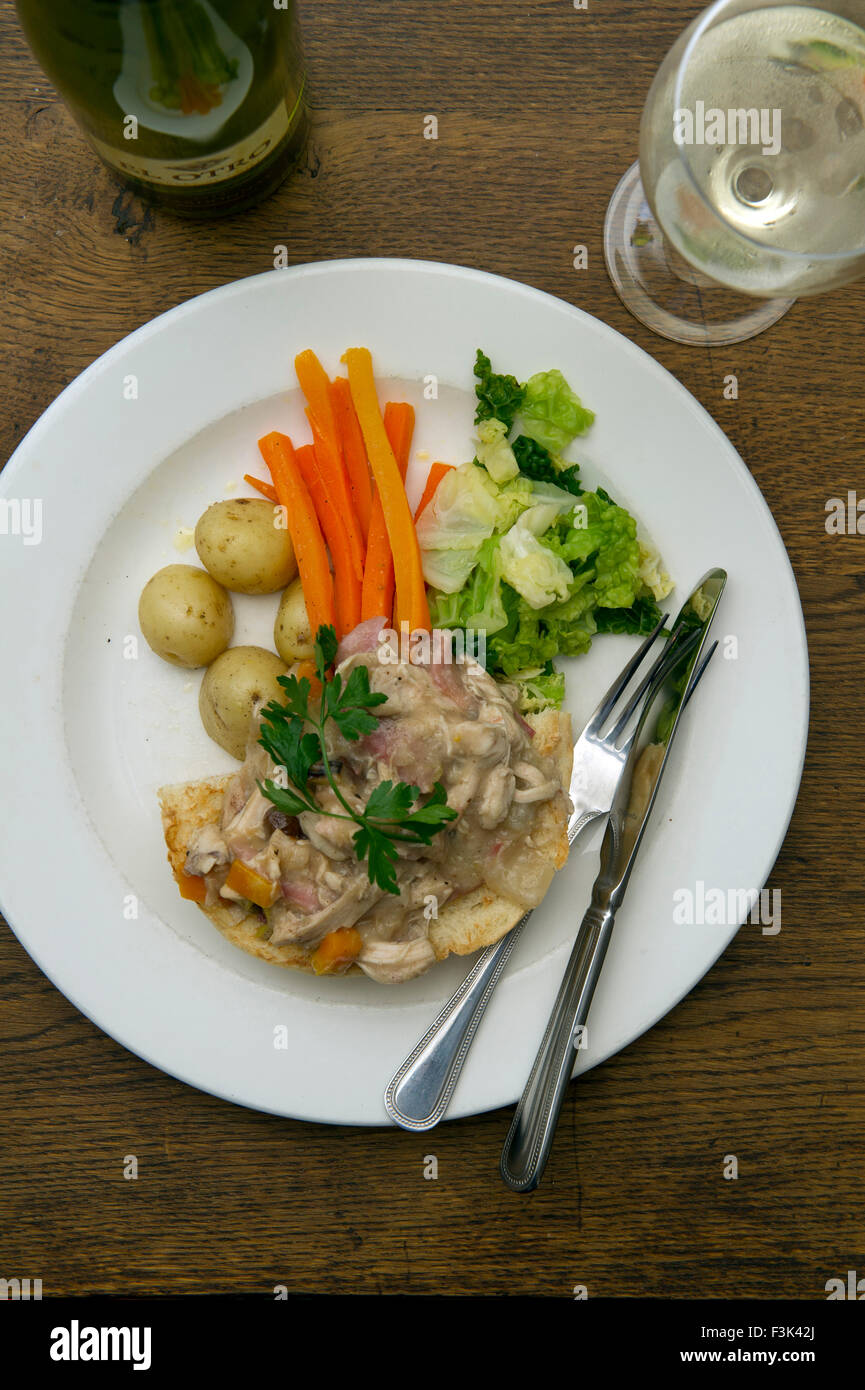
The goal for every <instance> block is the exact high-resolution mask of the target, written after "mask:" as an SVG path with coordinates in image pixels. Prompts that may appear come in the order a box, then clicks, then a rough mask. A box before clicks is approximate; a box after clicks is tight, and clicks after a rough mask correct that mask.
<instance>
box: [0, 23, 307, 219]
mask: <svg viewBox="0 0 865 1390" xmlns="http://www.w3.org/2000/svg"><path fill="white" fill-rule="evenodd" d="M16 5H17V8H18V13H19V16H20V19H21V23H22V25H23V27H24V30H25V32H26V34H27V38H28V40H29V42H30V46H31V47H32V49H33V52H34V53H35V54H36V57H37V58H38V60H39V62H40V63H41V65H42V67H43V68H44V70H45V72H46V74H47V76H48V77H49V79H50V80H51V82H53V83H54V86H55V87H56V88H57V90H58V92H59V93H60V95H61V96H62V97H63V99H64V101H65V102H66V103H67V105H68V106H69V108H70V110H71V112H72V114H73V116H74V117H75V119H76V121H77V122H78V124H79V125H80V126H81V128H82V130H83V131H84V134H85V135H86V136H87V138H88V140H89V141H90V143H91V145H92V146H93V148H94V149H95V151H96V153H97V154H98V155H99V156H100V158H101V159H103V160H104V162H105V163H106V164H107V165H108V166H109V168H110V169H112V170H113V171H114V173H115V174H116V175H118V177H119V178H121V179H122V180H123V181H124V183H127V184H129V185H131V186H132V187H133V188H135V189H136V190H138V191H139V192H141V193H143V194H144V195H145V196H147V197H148V198H152V199H154V200H156V201H158V202H160V203H163V204H164V205H166V206H168V207H170V208H172V209H173V210H174V211H176V212H179V213H185V214H188V215H190V216H198V217H211V216H214V215H217V214H222V213H231V212H238V211H240V210H241V209H242V208H245V207H249V206H250V205H251V204H252V203H255V202H258V200H259V199H260V198H264V197H266V196H267V194H269V193H271V192H273V190H274V189H275V188H276V187H277V186H278V185H279V184H280V183H281V182H282V180H283V179H284V178H285V176H286V174H288V173H289V171H290V170H291V168H292V167H293V165H294V164H295V163H296V161H297V159H298V157H299V156H300V154H301V153H302V151H303V148H304V145H305V143H306V137H307V133H308V126H309V118H308V112H307V108H306V103H305V75H304V64H303V56H302V50H301V46H300V34H299V30H298V25H297V17H296V14H295V7H294V0H71V2H70V0H16Z"/></svg>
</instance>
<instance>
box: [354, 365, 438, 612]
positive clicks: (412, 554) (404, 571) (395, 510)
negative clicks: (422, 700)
mask: <svg viewBox="0 0 865 1390" xmlns="http://www.w3.org/2000/svg"><path fill="white" fill-rule="evenodd" d="M344 361H345V363H346V365H347V367H348V380H349V385H350V386H351V398H352V400H353V401H354V408H355V410H356V411H357V418H358V421H359V423H360V427H361V430H362V432H363V437H364V441H365V443H366V452H367V457H368V458H369V462H370V467H371V468H372V472H373V477H374V478H375V482H376V488H377V489H378V493H379V495H380V497H381V504H382V510H383V511H384V519H385V523H386V526H387V534H388V540H389V541H390V548H391V553H392V555H393V567H394V575H395V579H396V594H397V608H398V611H399V614H400V617H401V618H402V619H403V620H404V621H406V622H408V624H409V629H410V630H411V631H415V630H421V629H422V630H426V631H429V627H430V616H429V605H428V603H427V597H426V589H425V587H424V578H423V569H422V567H421V558H420V546H419V545H418V542H417V536H416V534H415V529H414V522H413V520H412V514H411V510H410V508H409V505H408V498H407V497H406V495H405V487H404V485H403V481H402V479H401V478H400V475H399V468H398V467H397V463H396V459H395V458H394V455H393V449H392V448H391V445H390V441H389V439H388V437H387V431H386V430H385V427H384V421H383V420H382V418H381V411H380V409H379V404H378V398H377V396H376V392H375V378H374V376H373V371H372V357H371V356H370V352H369V349H368V348H349V349H348V351H347V352H346V353H345V357H344Z"/></svg>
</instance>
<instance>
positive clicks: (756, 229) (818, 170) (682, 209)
mask: <svg viewBox="0 0 865 1390" xmlns="http://www.w3.org/2000/svg"><path fill="white" fill-rule="evenodd" d="M863 26H865V0H825V2H824V0H812V2H811V3H809V4H802V5H796V4H787V3H784V0H716V2H715V3H714V4H712V5H710V6H709V8H708V9H706V10H704V11H703V13H702V14H700V15H698V17H697V18H696V19H695V20H694V21H693V22H692V23H691V24H690V25H689V26H688V28H687V29H686V30H685V32H684V33H683V34H682V35H681V36H680V38H679V39H678V41H677V42H676V43H675V44H674V46H673V48H672V49H671V50H670V52H669V53H668V54H667V57H666V58H665V59H664V62H663V63H662V65H661V67H660V69H659V71H658V73H657V75H656V77H655V80H654V82H653V83H652V86H651V90H650V91H649V95H648V98H647V100H646V105H645V108H644V110H643V118H642V122H641V125H640V160H639V164H634V165H633V166H632V167H631V168H630V169H629V170H628V172H627V173H626V174H625V176H624V177H623V178H622V180H621V181H620V183H619V185H618V187H617V189H616V191H615V193H614V194H613V197H612V199H611V201H610V205H609V208H608V210H607V217H606V223H605V227H604V253H605V256H606V261H607V269H608V270H609V273H610V278H611V279H612V281H613V284H614V286H615V288H616V291H617V292H618V294H619V297H620V298H621V300H622V302H623V303H624V304H625V305H626V307H627V308H628V309H629V310H630V311H631V313H632V314H633V315H634V316H635V317H636V318H638V319H640V320H641V321H642V322H643V323H645V324H647V325H648V326H649V328H651V329H653V330H654V331H655V332H656V333H660V334H662V335H663V336H664V337H665V338H671V339H673V341H674V342H678V343H701V344H714V343H737V342H742V341H743V340H744V339H746V338H752V337H754V336H755V334H757V333H762V332H763V330H764V329H765V328H768V327H769V326H770V325H771V324H773V323H776V322H777V321H778V319H779V318H780V317H781V316H782V314H785V313H786V312H787V310H788V309H789V308H790V306H791V304H793V303H794V300H795V298H798V297H799V296H800V295H808V294H818V293H820V292H821V291H823V290H828V289H831V288H833V287H834V286H836V285H843V284H846V283H848V282H849V281H850V280H853V279H855V278H856V277H857V276H859V275H862V274H863V273H865V27H863Z"/></svg>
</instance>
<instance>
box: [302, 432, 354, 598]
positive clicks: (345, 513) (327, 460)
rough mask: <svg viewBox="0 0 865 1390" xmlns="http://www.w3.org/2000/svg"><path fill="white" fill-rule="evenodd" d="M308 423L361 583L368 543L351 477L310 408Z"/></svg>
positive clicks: (319, 466) (320, 466) (326, 485)
mask: <svg viewBox="0 0 865 1390" xmlns="http://www.w3.org/2000/svg"><path fill="white" fill-rule="evenodd" d="M306 414H307V417H308V419H309V423H310V425H311V426H312V437H313V441H314V443H315V461H316V464H317V465H318V471H319V473H320V474H321V478H322V482H323V483H324V486H325V489H326V491H327V495H328V497H329V498H330V501H331V502H332V503H333V505H334V507H335V508H336V509H337V511H338V513H339V517H340V521H341V522H342V525H343V527H344V530H345V534H346V539H347V541H348V551H349V555H350V556H351V563H352V565H353V566H354V572H355V574H356V575H357V580H358V583H360V581H361V580H362V579H363V563H364V559H365V558H366V546H365V545H364V543H363V536H362V535H361V530H360V523H359V522H358V519H357V517H356V516H355V511H354V507H353V505H352V501H351V493H350V492H349V490H348V478H347V477H346V472H345V465H344V464H343V461H342V458H341V456H340V454H339V452H338V450H337V449H336V447H335V446H334V444H333V441H332V440H331V439H329V438H328V436H327V434H326V433H325V431H324V430H323V429H322V426H321V422H320V421H319V420H318V418H317V417H316V416H315V415H313V413H312V411H311V410H308V411H307V412H306Z"/></svg>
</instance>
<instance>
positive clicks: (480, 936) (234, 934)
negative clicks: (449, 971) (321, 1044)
mask: <svg viewBox="0 0 865 1390" xmlns="http://www.w3.org/2000/svg"><path fill="white" fill-rule="evenodd" d="M527 722H528V723H530V724H531V726H532V728H533V729H534V730H535V740H534V747H535V748H536V749H537V751H538V752H539V753H542V754H544V755H545V756H547V757H550V758H553V759H554V761H555V763H556V766H557V767H558V769H559V775H560V777H561V782H562V791H561V792H560V793H559V794H558V795H557V796H555V797H553V799H552V800H551V801H545V802H543V803H542V805H541V806H540V807H539V808H538V815H537V819H536V822H535V827H534V830H533V831H532V836H531V839H532V844H533V846H534V848H535V849H536V850H537V851H538V852H539V853H540V854H541V855H543V857H544V858H545V859H547V860H548V861H549V862H550V863H551V864H553V865H555V867H556V868H557V869H560V868H561V867H562V865H563V864H564V863H565V860H566V859H567V857H568V813H569V806H568V795H567V787H568V784H569V782H570V777H571V763H572V758H573V748H572V744H573V739H572V735H571V719H570V715H568V714H563V713H561V712H560V711H557V710H544V711H542V713H540V714H534V715H529V716H528V721H527ZM229 780H230V775H229V776H227V777H211V778H208V779H207V780H206V781H204V782H187V783H183V784H180V785H178V786H174V787H162V788H161V789H160V791H159V804H160V806H161V808H162V825H163V829H164V831H165V843H166V845H167V846H168V862H169V864H170V865H171V869H172V872H173V873H174V874H175V875H177V874H179V873H180V872H181V870H182V869H183V865H184V863H185V861H186V850H187V846H188V845H189V843H190V840H191V839H192V836H193V833H194V832H195V831H196V830H198V829H199V828H200V827H201V826H203V825H207V824H209V823H212V822H213V821H218V820H219V817H220V814H221V812H222V797H223V793H224V791H225V788H226V785H227V783H228V782H229ZM201 910H202V912H204V913H205V914H206V916H207V917H209V918H210V920H211V922H212V923H213V925H214V926H215V927H218V928H219V930H220V931H221V932H222V934H223V936H225V937H227V939H228V940H229V941H230V942H231V943H232V945H234V946H239V947H240V949H241V950H242V951H248V952H249V954H250V955H253V956H257V957H258V959H259V960H264V961H267V962H268V963H269V964H271V965H287V966H292V967H293V968H294V969H295V970H312V966H311V965H310V963H309V953H308V952H307V951H304V950H303V949H302V948H301V947H300V946H296V945H294V944H293V943H292V942H286V943H285V944H283V945H280V946H272V945H271V944H270V942H269V941H264V940H262V938H261V937H260V936H259V935H258V931H259V929H260V927H261V917H260V916H259V915H258V913H249V912H245V911H244V909H243V908H242V907H241V906H239V905H238V904H236V903H230V902H223V903H220V904H219V905H218V906H217V907H202V909H201ZM525 911H526V909H525V907H523V906H522V905H521V904H520V903H517V902H514V901H513V900H512V899H510V898H504V897H502V896H501V895H497V894H494V893H492V892H491V891H490V890H489V888H487V887H485V886H483V885H482V886H481V887H480V888H475V889H473V890H472V891H471V892H469V893H463V894H461V895H460V896H459V897H455V898H451V900H450V901H449V902H447V903H445V905H444V907H443V908H442V909H441V911H440V912H439V915H438V917H437V918H436V919H434V920H433V921H431V922H430V929H429V938H430V942H431V944H432V948H433V950H434V951H435V954H436V959H437V960H444V958H445V956H449V955H450V954H451V953H452V952H453V953H454V954H455V955H458V956H465V955H469V954H470V952H472V951H478V950H480V949H481V947H482V946H490V945H492V943H493V942H495V941H499V940H500V939H501V938H502V937H503V936H504V935H505V933H506V932H509V931H510V929H511V927H513V926H515V925H516V923H517V922H518V921H519V920H520V918H521V917H522V916H524V914H525ZM346 973H347V974H355V973H356V974H361V973H362V972H361V970H360V967H359V966H357V965H352V966H351V967H350V970H349V971H347V972H346Z"/></svg>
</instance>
